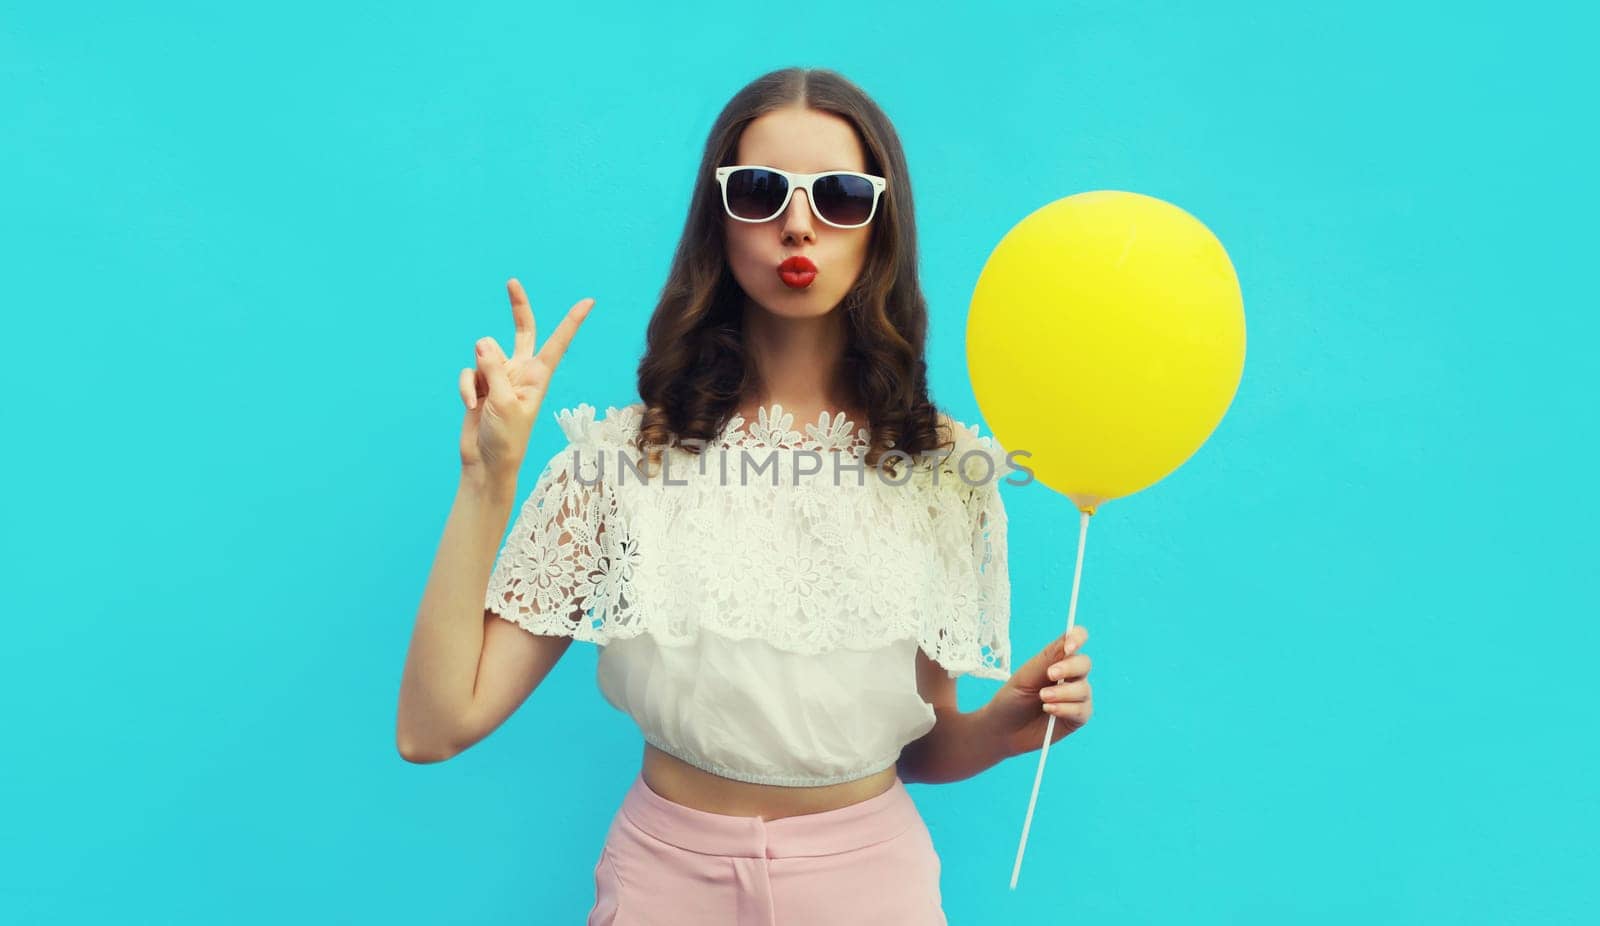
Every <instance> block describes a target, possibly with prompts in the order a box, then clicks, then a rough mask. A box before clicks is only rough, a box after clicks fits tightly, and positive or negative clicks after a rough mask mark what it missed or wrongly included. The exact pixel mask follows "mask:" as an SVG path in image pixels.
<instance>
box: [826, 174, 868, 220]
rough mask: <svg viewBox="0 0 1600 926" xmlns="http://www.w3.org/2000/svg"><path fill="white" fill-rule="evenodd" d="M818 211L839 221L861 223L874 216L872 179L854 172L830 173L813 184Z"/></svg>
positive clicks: (829, 218) (830, 218) (828, 218)
mask: <svg viewBox="0 0 1600 926" xmlns="http://www.w3.org/2000/svg"><path fill="white" fill-rule="evenodd" d="M812 189H814V190H816V194H817V211H818V212H820V213H822V215H823V216H824V217H826V218H827V220H828V221H830V222H835V223H837V224H839V225H860V224H861V223H862V222H865V221H866V220H867V219H868V218H870V217H871V216H872V197H873V189H872V181H870V180H868V179H866V178H865V177H855V176H852V175H850V174H829V175H828V176H826V177H818V178H817V182H816V183H815V184H812Z"/></svg>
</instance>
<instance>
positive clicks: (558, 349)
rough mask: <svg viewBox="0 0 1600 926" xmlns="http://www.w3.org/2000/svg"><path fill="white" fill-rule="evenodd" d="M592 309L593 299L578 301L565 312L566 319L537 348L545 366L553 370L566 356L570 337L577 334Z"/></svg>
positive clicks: (570, 341)
mask: <svg viewBox="0 0 1600 926" xmlns="http://www.w3.org/2000/svg"><path fill="white" fill-rule="evenodd" d="M592 308H594V300H593V299H579V300H578V301H577V302H575V303H573V305H572V308H570V309H568V310H567V317H566V318H563V319H562V320H561V324H559V325H557V326H556V330H555V331H553V332H551V334H550V337H548V338H546V339H545V342H544V346H543V347H541V348H539V357H540V359H542V360H543V361H544V362H545V366H547V367H549V368H550V369H552V370H553V369H555V368H556V364H558V363H560V362H561V358H562V357H564V356H566V353H567V346H568V345H570V344H571V343H572V336H573V335H574V334H577V333H578V326H579V325H581V324H583V320H584V319H585V318H588V317H589V310H590V309H592Z"/></svg>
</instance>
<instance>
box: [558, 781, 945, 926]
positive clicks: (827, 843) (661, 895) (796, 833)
mask: <svg viewBox="0 0 1600 926" xmlns="http://www.w3.org/2000/svg"><path fill="white" fill-rule="evenodd" d="M939 867H940V866H939V856H938V854H937V853H936V852H935V851H934V848H933V840H932V838H931V837H930V836H929V834H928V827H927V825H926V824H924V823H923V821H922V815H921V814H920V813H918V812H917V807H916V804H915V803H913V802H912V800H911V794H910V793H909V792H908V791H906V787H905V784H904V783H903V782H902V781H901V780H900V779H899V778H898V777H897V778H895V780H894V785H893V786H892V787H890V789H889V790H888V791H885V792H884V793H882V794H880V795H878V796H877V797H872V798H868V799H867V800H864V801H860V802H858V803H855V804H851V805H849V806H847V807H840V808H837V809H835V810H826V811H822V812H821V813H809V814H801V815H799V816H793V817H780V818H778V819H776V820H763V819H762V818H760V817H744V816H731V815H728V814H720V813H708V812H706V811H703V810H696V809H694V808H692V807H686V806H684V805H682V804H678V803H675V802H673V801H669V800H667V799H666V798H664V797H662V796H661V795H659V794H657V793H656V792H654V791H652V790H651V789H650V786H649V785H647V784H645V781H644V776H643V774H642V773H641V774H640V775H639V776H638V777H637V778H635V779H634V782H633V785H632V787H630V788H629V789H628V794H627V797H626V798H625V799H624V800H623V802H622V807H621V809H619V810H618V811H617V814H616V816H615V817H613V818H612V821H611V830H610V831H609V832H608V833H607V834H606V842H605V847H604V848H603V849H602V850H601V852H600V861H599V863H598V864H596V865H595V868H594V886H595V903H594V907H593V909H591V910H590V911H589V919H588V926H680V924H684V926H689V924H692V926H722V924H727V926H856V924H861V926H867V924H871V926H946V923H947V921H946V920H945V916H944V911H943V908H942V907H941V900H940V896H939Z"/></svg>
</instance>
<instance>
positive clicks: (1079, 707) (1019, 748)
mask: <svg viewBox="0 0 1600 926" xmlns="http://www.w3.org/2000/svg"><path fill="white" fill-rule="evenodd" d="M1088 639H1089V631H1088V629H1087V628H1085V627H1084V626H1083V625H1082V624H1079V625H1077V626H1075V627H1073V628H1072V632H1070V633H1068V634H1067V635H1066V637H1064V638H1063V637H1057V638H1056V639H1054V640H1052V641H1051V642H1050V645H1049V646H1047V647H1045V648H1044V649H1043V650H1041V651H1040V652H1039V654H1038V655H1036V656H1034V657H1033V658H1032V659H1029V660H1028V661H1027V662H1026V663H1024V664H1023V665H1022V667H1021V668H1019V669H1017V670H1016V671H1015V672H1014V673H1012V675H1011V679H1010V681H1008V682H1006V684H1005V687H1003V688H1001V689H1000V690H999V691H997V692H995V696H994V698H993V699H992V700H990V701H989V703H988V704H986V705H984V706H983V713H984V714H985V715H986V720H987V723H988V724H989V729H990V730H991V731H992V732H993V733H994V734H995V736H996V737H997V738H998V739H999V740H1000V742H1001V743H1002V745H1003V748H1004V749H1006V750H1007V753H1006V754H1007V755H1008V756H1016V755H1021V754H1023V753H1025V752H1032V751H1033V750H1035V749H1039V748H1041V747H1042V746H1044V733H1045V728H1046V727H1047V726H1048V725H1049V723H1050V717H1051V715H1052V714H1053V715H1054V716H1055V721H1056V728H1055V736H1054V738H1052V739H1051V740H1050V742H1051V743H1055V742H1056V741H1057V740H1060V739H1061V738H1062V737H1064V736H1067V735H1069V734H1071V733H1074V732H1076V731H1077V730H1079V729H1081V728H1082V727H1083V725H1084V724H1086V723H1088V722H1089V716H1090V715H1091V714H1092V713H1093V712H1094V698H1093V693H1092V692H1091V691H1090V689H1089V657H1088V656H1087V655H1086V654H1085V653H1084V652H1083V644H1084V641H1086V640H1088Z"/></svg>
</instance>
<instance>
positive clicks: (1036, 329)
mask: <svg viewBox="0 0 1600 926" xmlns="http://www.w3.org/2000/svg"><path fill="white" fill-rule="evenodd" d="M1244 341H1245V332H1244V303H1243V299H1242V298H1241V296H1240V293H1239V280H1238V277H1237V276H1236V275H1235V274H1234V270H1233V264H1232V262H1231V261H1229V260H1228V254H1227V251H1225V250H1224V249H1223V247H1222V243H1221V242H1219V241H1218V240H1217V238H1216V236H1215V235H1213V234H1212V233H1211V231H1210V229H1208V228H1206V227H1205V226H1204V225H1202V224H1201V223H1200V221H1199V220H1198V219H1196V218H1195V217H1194V216H1192V215H1190V214H1189V213H1187V212H1185V211H1183V210H1182V209H1179V208H1178V207H1177V206H1174V205H1172V204H1170V203H1167V202H1164V201H1162V200H1159V199H1156V198H1154V197H1151V196H1145V195H1142V194H1139V193H1128V192H1123V191H1119V190H1096V191H1093V192H1089V193H1079V194H1076V195H1073V196H1068V197H1065V198H1063V199H1058V200H1056V201H1055V202H1052V203H1050V204H1049V205H1046V206H1044V207H1042V208H1040V209H1038V210H1036V211H1034V212H1033V213H1031V214H1029V215H1028V216H1027V217H1025V218H1024V219H1023V220H1022V221H1020V222H1018V223H1017V224H1016V225H1015V226H1014V227H1013V228H1012V229H1011V230H1010V231H1009V232H1007V233H1006V235H1005V237H1004V238H1002V239H1001V240H1000V243H999V244H998V245H996V247H995V249H994V251H993V253H991V254H990V255H989V259H988V261H987V262H985V264H984V266H983V271H982V273H980V274H979V276H978V284H977V287H976V289H975V290H974V292H973V294H972V307H971V310H970V312H969V314H968V316H967V368H968V372H969V374H970V375H971V378H972V388H973V392H974V394H975V395H976V397H977V400H978V406H979V408H980V409H981V411H982V412H983V417H984V419H985V420H986V421H987V422H988V423H989V427H990V429H991V430H992V431H993V433H994V436H995V439H996V440H997V441H998V442H999V443H1000V445H1001V446H1002V447H1004V448H1005V449H1006V450H1007V451H1025V452H1027V453H1028V454H1031V456H1025V455H1023V454H1018V456H1017V458H1016V459H1017V462H1018V464H1019V465H1023V466H1027V467H1029V468H1031V469H1032V470H1033V471H1034V475H1035V477H1036V478H1038V479H1039V481H1041V482H1043V483H1044V484H1045V485H1047V486H1049V487H1050V488H1052V489H1054V490H1056V491H1057V492H1060V493H1061V494H1063V495H1065V496H1067V497H1068V498H1070V499H1072V501H1073V503H1074V504H1075V505H1077V507H1078V509H1079V510H1080V511H1083V512H1085V513H1086V514H1091V515H1092V514H1094V512H1095V509H1096V508H1097V507H1098V506H1099V505H1100V504H1101V503H1102V502H1104V501H1106V500H1108V499H1113V498H1121V497H1123V496H1125V495H1130V494H1132V493H1134V492H1137V491H1139V490H1140V489H1143V488H1145V487H1147V486H1149V485H1151V484H1153V483H1155V482H1157V481H1158V480H1160V479H1162V478H1163V477H1165V476H1166V475H1167V474H1168V473H1171V472H1172V471H1173V470H1175V469H1177V468H1178V467H1179V466H1180V465H1182V464H1183V462H1184V461H1185V460H1188V459H1189V457H1191V456H1192V455H1193V454H1194V452H1195V451H1196V450H1198V449H1200V445H1201V444H1203V443H1205V441H1206V438H1208V437H1210V436H1211V432H1212V431H1214V430H1215V429H1216V426H1217V423H1218V422H1220V421H1221V420H1222V416H1223V413H1224V412H1226V411H1227V409H1228V405H1229V404H1230V403H1232V401H1233V396H1234V393H1235V392H1236V391H1237V390H1238V387H1239V378H1240V376H1241V375H1242V373H1243V371H1244Z"/></svg>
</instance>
